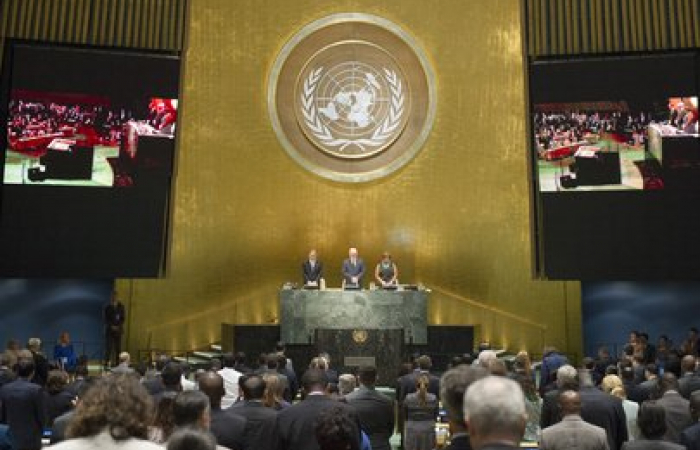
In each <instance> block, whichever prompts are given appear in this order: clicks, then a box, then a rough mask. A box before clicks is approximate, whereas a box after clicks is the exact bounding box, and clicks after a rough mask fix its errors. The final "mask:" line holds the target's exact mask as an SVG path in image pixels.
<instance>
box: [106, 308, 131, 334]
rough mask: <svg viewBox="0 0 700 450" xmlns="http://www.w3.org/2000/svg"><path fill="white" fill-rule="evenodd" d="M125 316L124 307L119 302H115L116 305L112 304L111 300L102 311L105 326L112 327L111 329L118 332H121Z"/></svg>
mask: <svg viewBox="0 0 700 450" xmlns="http://www.w3.org/2000/svg"><path fill="white" fill-rule="evenodd" d="M125 318H126V309H125V308H124V305H123V304H122V303H121V302H117V304H116V305H112V302H109V303H108V304H107V305H106V306H105V308H104V310H103V312H102V319H103V320H104V324H105V327H108V328H109V327H114V329H113V330H112V331H116V330H118V332H119V333H121V329H122V325H124V319H125Z"/></svg>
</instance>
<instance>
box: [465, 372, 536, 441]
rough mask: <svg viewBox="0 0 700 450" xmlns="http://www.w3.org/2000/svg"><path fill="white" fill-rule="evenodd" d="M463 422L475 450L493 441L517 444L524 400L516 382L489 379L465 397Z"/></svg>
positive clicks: (523, 426) (523, 421)
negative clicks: (465, 424)
mask: <svg viewBox="0 0 700 450" xmlns="http://www.w3.org/2000/svg"><path fill="white" fill-rule="evenodd" d="M464 419H465V421H466V423H467V428H468V429H469V435H470V439H471V441H472V446H473V447H474V448H480V447H481V446H483V445H484V444H487V443H489V442H495V441H503V440H507V441H510V442H512V443H515V444H516V445H517V443H519V442H520V439H521V438H522V436H523V432H524V431H525V420H526V412H525V397H524V395H523V391H522V389H520V386H519V385H518V383H516V382H515V381H513V380H511V379H509V378H506V377H495V376H488V377H486V378H482V379H480V380H477V381H476V382H474V383H473V384H472V385H471V386H469V388H468V389H467V392H466V393H465V395H464Z"/></svg>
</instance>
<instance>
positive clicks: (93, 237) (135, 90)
mask: <svg viewBox="0 0 700 450" xmlns="http://www.w3.org/2000/svg"><path fill="white" fill-rule="evenodd" d="M1 76H2V89H0V120H2V121H3V126H2V127H0V152H1V154H0V163H1V164H2V171H0V176H1V177H2V184H1V185H0V188H1V189H2V196H1V197H0V200H1V201H0V276H5V277H34V276H41V277H59V276H60V277H130V276H133V277H142V276H149V277H155V276H159V275H160V274H161V273H162V272H163V270H164V265H165V261H166V258H165V255H166V252H167V242H168V240H167V233H168V227H169V223H168V222H169V218H170V206H169V205H170V199H171V192H172V184H173V176H174V173H175V171H174V161H175V153H176V149H177V134H178V133H177V131H178V125H179V122H178V111H179V109H180V102H179V97H180V96H179V86H180V56H179V54H177V53H169V52H153V51H140V50H139V51H137V50H126V49H115V48H101V47H93V46H75V45H58V44H47V43H39V42H31V41H21V40H13V39H9V40H7V41H6V45H5V48H4V51H3V61H2V72H1Z"/></svg>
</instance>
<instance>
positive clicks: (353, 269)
mask: <svg viewBox="0 0 700 450" xmlns="http://www.w3.org/2000/svg"><path fill="white" fill-rule="evenodd" d="M348 256H349V257H348V259H346V260H345V261H343V279H344V286H345V288H346V289H347V288H350V289H361V288H362V277H363V276H364V274H365V263H364V262H363V261H362V259H361V258H360V257H358V256H357V249H356V248H355V247H352V248H351V249H350V250H349V251H348Z"/></svg>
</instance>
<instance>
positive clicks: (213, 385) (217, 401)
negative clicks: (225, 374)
mask: <svg viewBox="0 0 700 450" xmlns="http://www.w3.org/2000/svg"><path fill="white" fill-rule="evenodd" d="M198 381H199V390H200V391H202V392H203V393H205V394H206V395H207V397H209V403H211V406H212V407H213V408H218V407H220V406H221V398H222V397H223V396H224V394H226V390H225V389H224V379H223V378H221V375H219V374H218V373H216V372H205V373H203V374H201V375H200V376H199V378H198Z"/></svg>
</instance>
